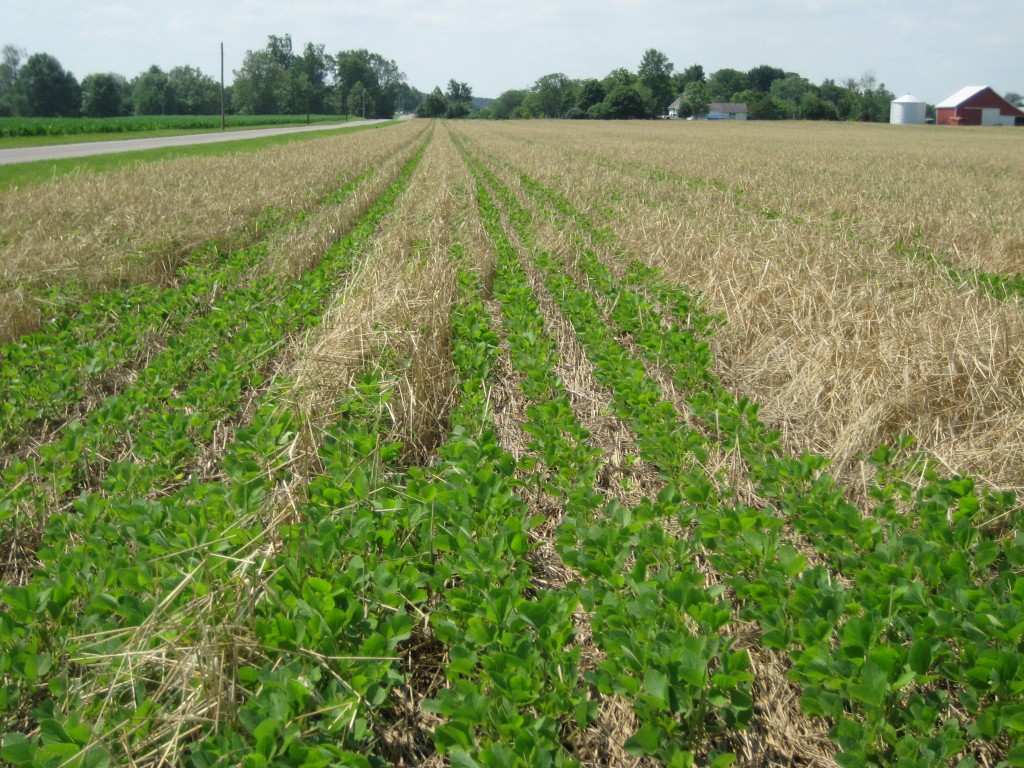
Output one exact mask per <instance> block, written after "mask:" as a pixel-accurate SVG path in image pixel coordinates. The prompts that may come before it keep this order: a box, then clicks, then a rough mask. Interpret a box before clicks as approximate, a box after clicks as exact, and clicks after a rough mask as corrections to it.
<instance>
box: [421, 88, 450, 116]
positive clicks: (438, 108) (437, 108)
mask: <svg viewBox="0 0 1024 768" xmlns="http://www.w3.org/2000/svg"><path fill="white" fill-rule="evenodd" d="M447 112H448V100H447V99H446V98H445V97H444V94H443V93H441V88H440V86H438V87H435V88H434V90H433V91H431V92H430V95H429V96H427V98H426V99H424V100H423V103H422V104H420V105H419V107H417V108H416V117H444V116H445V114H446V113H447Z"/></svg>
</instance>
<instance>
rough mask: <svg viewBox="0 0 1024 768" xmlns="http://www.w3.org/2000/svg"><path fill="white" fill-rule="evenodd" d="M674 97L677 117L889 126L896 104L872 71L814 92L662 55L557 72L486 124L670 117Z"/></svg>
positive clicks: (759, 71)
mask: <svg viewBox="0 0 1024 768" xmlns="http://www.w3.org/2000/svg"><path fill="white" fill-rule="evenodd" d="M676 98H679V99H680V104H679V112H678V114H679V116H680V117H689V116H691V115H698V116H699V115H703V114H706V113H707V111H708V106H709V105H710V104H712V103H714V102H733V103H742V104H746V105H747V110H748V117H750V118H751V119H755V120H781V119H791V118H799V119H804V120H862V121H871V122H885V121H887V120H888V119H889V104H890V102H891V101H892V100H893V99H894V98H895V97H894V95H893V94H892V93H891V92H890V91H888V90H887V89H886V87H885V84H884V83H879V82H878V81H877V79H876V78H875V76H874V75H873V74H872V73H870V72H868V73H866V74H865V75H863V76H862V77H860V78H859V79H855V78H847V79H846V80H844V81H843V82H842V83H836V82H835V81H833V80H825V81H824V82H823V83H822V84H821V85H815V84H814V83H812V82H810V81H809V80H808V79H807V78H805V77H802V76H801V75H799V74H797V73H795V72H786V71H785V70H783V69H780V68H779V67H773V66H769V65H761V66H758V67H754V68H753V69H750V70H748V71H746V72H744V71H741V70H737V69H730V68H725V69H719V70H717V71H716V72H713V73H711V74H710V75H708V74H707V73H705V71H704V67H703V66H701V65H700V64H693V65H691V66H689V67H686V68H685V69H683V70H681V71H677V70H676V69H675V66H674V65H673V64H672V62H671V61H669V58H668V56H666V55H665V54H664V53H662V52H661V51H658V50H656V49H654V48H649V49H648V50H647V51H645V52H644V55H643V58H642V59H641V61H640V66H639V67H638V68H637V71H636V72H633V71H631V70H629V69H626V68H624V67H623V68H619V69H615V70H612V71H611V72H610V73H609V74H608V75H606V76H605V77H603V78H600V79H598V78H584V79H573V78H569V77H567V76H566V75H564V74H562V73H559V72H556V73H552V74H548V75H544V76H542V77H540V78H538V80H537V81H536V82H535V83H534V84H533V85H532V86H531V87H529V88H523V89H512V90H508V91H505V92H504V93H502V94H501V95H500V96H498V98H497V99H495V100H494V102H493V103H492V104H491V105H490V107H489V108H488V109H486V110H483V111H481V113H480V115H479V116H480V117H490V118H494V119H498V120H505V119H521V118H537V117H549V118H569V119H590V120H600V119H610V120H627V119H642V118H657V117H661V116H663V115H665V114H666V112H667V110H668V107H669V105H670V104H672V103H673V102H674V101H675V99H676Z"/></svg>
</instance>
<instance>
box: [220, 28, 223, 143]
mask: <svg viewBox="0 0 1024 768" xmlns="http://www.w3.org/2000/svg"><path fill="white" fill-rule="evenodd" d="M220 129H221V130H222V131H223V130H224V42H223V41H221V44H220Z"/></svg>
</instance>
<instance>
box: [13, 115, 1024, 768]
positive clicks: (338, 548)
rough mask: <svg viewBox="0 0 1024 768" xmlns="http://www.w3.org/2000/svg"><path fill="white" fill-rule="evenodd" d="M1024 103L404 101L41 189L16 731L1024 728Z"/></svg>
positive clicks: (593, 756) (264, 749)
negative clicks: (410, 113)
mask: <svg viewBox="0 0 1024 768" xmlns="http://www.w3.org/2000/svg"><path fill="white" fill-rule="evenodd" d="M1021 138H1024V136H1021V135H1019V132H1013V131H1011V130H1008V129H1007V130H996V129H990V130H977V131H974V130H968V129H963V130H960V129H957V130H953V129H949V130H945V129H940V128H923V127H922V128H920V129H918V128H916V127H906V126H860V125H822V126H817V125H808V124H792V125H789V124H778V125H765V124H753V123H752V124H747V125H740V124H735V125H732V124H729V125H722V124H717V123H716V124H703V123H661V122H656V123H639V122H638V123H601V124H597V123H579V124H577V123H558V122H548V121H529V122H514V123H504V124H498V123H483V122H437V123H431V122H425V121H409V122H406V123H404V124H401V125H399V126H395V127H392V128H388V129H386V130H378V131H373V132H365V133H360V134H351V135H346V136H336V137H331V138H323V139H317V140H312V141H309V142H304V143H302V144H294V145H287V146H283V147H280V148H277V149H268V150H264V151H261V152H259V153H254V154H247V155H236V156H228V157H221V158H204V159H201V158H195V159H191V160H175V161H168V162H165V163H160V164H151V165H147V166H143V167H133V168H130V169H129V168H126V169H125V170H123V171H119V172H114V173H107V174H83V175H81V176H77V177H64V178H61V179H57V180H55V181H53V182H52V183H48V184H43V185H38V186H32V187H27V188H25V189H20V190H14V191H11V192H7V193H3V194H0V340H2V341H3V342H4V343H3V345H2V346H0V354H2V357H0V391H2V393H3V399H2V405H0V407H2V410H0V473H2V474H0V478H2V485H0V579H2V584H0V649H2V650H3V653H0V683H2V687H0V733H3V734H5V735H4V736H3V742H2V745H0V761H6V762H7V763H10V764H13V765H18V766H57V765H78V766H107V765H109V766H114V765H138V766H142V765H146V766H156V765H186V766H195V767H196V768H199V767H203V766H214V765H224V766H234V765H245V766H253V767H255V766H263V765H288V766H310V767H312V766H326V765H355V766H377V765H383V764H394V765H421V764H427V765H445V764H451V765H455V766H478V765H479V766H518V765H521V766H568V765H586V766H607V765H614V766H654V765H667V766H688V765H714V766H726V765H733V764H735V765H743V766H784V765H785V766H810V765H814V766H835V765H844V766H854V765H857V766H859V765H877V766H888V765H900V766H937V765H962V766H972V765H978V766H995V765H997V764H1005V765H1024V664H1022V663H1021V659H1022V653H1021V651H1022V647H1021V643H1022V636H1024V538H1022V535H1021V533H1020V531H1021V521H1022V516H1024V508H1022V505H1021V504H1020V502H1019V501H1018V492H1019V490H1020V489H1021V487H1022V486H1024V311H1022V307H1021V301H1022V300H1024V278H1022V277H1021V275H1020V273H1021V272H1024V195H1021V191H1022V186H1021V183H1020V180H1021V179H1022V178H1024V144H1022V143H1021V141H1020V139H1021ZM1001 761H1005V762H1001Z"/></svg>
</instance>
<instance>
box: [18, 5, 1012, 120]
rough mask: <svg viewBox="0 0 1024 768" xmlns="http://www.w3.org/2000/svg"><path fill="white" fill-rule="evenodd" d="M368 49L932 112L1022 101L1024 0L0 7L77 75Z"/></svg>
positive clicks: (432, 82)
mask: <svg viewBox="0 0 1024 768" xmlns="http://www.w3.org/2000/svg"><path fill="white" fill-rule="evenodd" d="M286 34H288V35H291V38H292V42H293V48H294V49H295V50H296V51H297V52H301V50H302V48H303V47H304V46H305V44H306V43H316V44H321V43H322V44H324V46H325V50H326V52H327V53H338V52H340V51H345V50H351V49H358V48H366V49H368V50H370V51H372V52H374V53H379V54H381V55H382V56H384V57H385V58H387V59H392V60H393V61H395V63H396V64H397V65H398V67H399V69H400V70H401V71H402V72H404V73H405V74H406V78H407V82H408V83H409V85H411V86H413V87H415V88H418V89H419V90H421V91H424V92H429V91H431V90H433V88H434V86H440V87H441V89H442V90H444V89H445V87H446V85H447V83H448V81H449V80H450V79H453V78H454V79H455V80H458V81H460V82H466V83H468V84H469V85H470V87H471V88H472V89H473V95H475V96H484V97H490V98H494V97H497V96H498V95H500V94H501V93H502V92H504V91H506V90H510V89H513V88H529V87H530V86H531V85H533V83H534V82H536V80H537V79H538V78H539V77H541V76H542V75H546V74H550V73H553V72H561V73H564V74H566V75H568V76H569V77H572V78H584V77H597V78H601V77H604V76H605V75H607V74H608V73H609V72H611V71H612V70H613V69H616V68H619V67H625V68H627V69H629V70H631V71H634V72H635V71H636V70H637V69H638V67H639V66H640V61H641V59H642V58H643V54H644V51H646V50H647V49H648V48H656V49H657V50H659V51H661V52H662V53H664V54H665V55H666V56H667V57H668V59H669V61H671V62H672V63H673V64H674V65H675V70H676V71H681V70H683V69H685V68H686V67H688V66H689V65H691V64H701V65H702V66H703V67H704V71H705V72H706V73H707V74H711V73H713V72H714V71H715V70H717V69H722V68H726V67H729V68H733V69H738V70H741V71H746V70H749V69H751V68H753V67H755V66H758V65H761V64H768V65H771V66H773V67H779V68H781V69H783V70H785V71H787V72H796V73H798V74H800V75H802V76H804V77H806V78H807V79H808V80H810V81H812V82H814V83H817V84H820V83H821V82H822V81H823V80H824V79H826V78H831V79H833V80H835V81H837V82H842V81H843V80H844V79H846V78H849V77H852V78H857V79H859V78H860V77H861V76H862V75H864V74H865V73H868V72H870V73H872V74H873V75H874V76H875V78H876V79H877V81H878V82H879V83H883V84H885V86H886V87H887V88H888V89H889V90H890V91H892V92H893V93H894V94H895V95H896V96H902V95H905V94H907V93H912V94H913V95H915V96H917V97H918V98H919V99H921V100H923V101H926V102H928V103H931V104H934V103H937V102H939V101H941V100H942V99H944V98H946V97H947V96H950V95H951V94H953V93H954V92H956V91H957V90H959V89H960V88H962V87H964V86H967V85H989V86H991V87H993V88H994V89H995V90H996V91H997V92H998V93H1006V92H1007V91H1014V92H1017V93H1024V44H1022V42H1024V2H1022V0H675V1H673V0H292V1H289V2H285V1H283V0H233V1H231V2H229V1H228V0H100V1H96V0H35V1H34V2H24V1H23V0H22V1H19V0H0V45H5V44H12V45H15V46H17V47H19V48H22V49H24V50H25V51H27V52H28V54H29V55H31V54H33V53H49V54H51V55H53V56H54V57H56V58H57V60H58V61H60V63H61V64H62V65H63V66H64V68H65V69H67V70H69V71H71V72H72V73H73V74H74V75H75V76H76V77H77V78H78V79H79V80H81V79H82V78H84V77H85V76H86V75H88V74H91V73H94V72H116V73H119V74H122V75H124V76H125V77H127V78H129V79H131V78H133V77H135V76H136V75H138V74H139V73H141V72H143V71H145V70H146V69H148V68H149V67H150V66H151V65H153V64H156V65H158V66H159V67H161V68H162V69H163V70H164V71H167V70H169V69H170V68H172V67H175V66H180V65H188V66H192V67H197V68H199V69H200V70H202V71H203V72H205V73H206V74H208V75H210V76H211V77H213V78H214V79H215V80H219V79H220V45H221V43H223V44H224V69H225V81H226V82H227V83H228V84H230V83H231V81H232V79H233V72H234V70H237V69H239V68H240V67H241V65H242V61H243V58H244V56H245V53H246V51H248V50H258V49H261V48H263V47H264V46H265V45H266V42H267V37H268V35H278V36H284V35H286Z"/></svg>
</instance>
